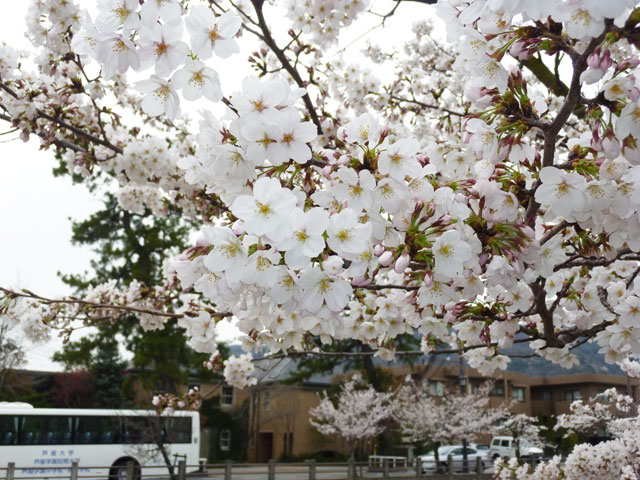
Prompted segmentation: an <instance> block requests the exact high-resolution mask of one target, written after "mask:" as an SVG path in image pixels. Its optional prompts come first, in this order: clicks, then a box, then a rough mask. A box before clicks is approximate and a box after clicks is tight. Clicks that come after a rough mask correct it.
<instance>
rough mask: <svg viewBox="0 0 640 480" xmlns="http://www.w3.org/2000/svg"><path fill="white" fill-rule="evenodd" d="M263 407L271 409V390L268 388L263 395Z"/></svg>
mask: <svg viewBox="0 0 640 480" xmlns="http://www.w3.org/2000/svg"><path fill="white" fill-rule="evenodd" d="M262 407H263V408H264V409H265V410H269V409H270V408H271V392H270V391H268V390H266V391H265V392H264V396H263V397H262Z"/></svg>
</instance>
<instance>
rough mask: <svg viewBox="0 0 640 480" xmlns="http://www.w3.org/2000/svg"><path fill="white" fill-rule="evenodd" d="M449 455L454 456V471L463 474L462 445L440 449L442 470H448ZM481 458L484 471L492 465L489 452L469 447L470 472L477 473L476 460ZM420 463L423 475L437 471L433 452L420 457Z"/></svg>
mask: <svg viewBox="0 0 640 480" xmlns="http://www.w3.org/2000/svg"><path fill="white" fill-rule="evenodd" d="M449 455H451V456H452V460H453V470H454V471H455V472H462V471H463V469H464V467H463V447H462V445H443V446H441V447H439V448H438V459H439V460H440V465H441V466H442V470H444V471H446V470H447V468H448V467H447V462H448V457H449ZM478 457H479V458H480V459H481V461H482V463H481V467H482V470H484V469H485V468H486V467H487V466H488V465H489V464H490V463H491V459H490V457H489V456H488V450H478V449H476V448H475V445H468V446H467V467H468V469H469V471H470V472H475V471H476V462H477V460H476V458H478ZM418 458H420V461H421V462H422V473H434V472H436V471H437V470H438V469H437V464H436V457H435V454H434V452H433V451H431V452H429V453H427V454H425V455H420V456H419V457H418Z"/></svg>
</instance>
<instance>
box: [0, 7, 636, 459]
mask: <svg viewBox="0 0 640 480" xmlns="http://www.w3.org/2000/svg"><path fill="white" fill-rule="evenodd" d="M276 3H277V2H276ZM636 3H637V2H635V1H633V0H615V1H612V2H605V3H603V2H600V1H599V0H571V1H552V0H542V1H538V0H536V1H530V0H522V1H518V2H511V1H506V0H474V1H472V2H468V1H462V0H453V1H441V2H439V4H438V7H437V11H438V14H439V15H440V17H441V19H444V21H445V22H446V23H447V25H448V32H447V35H448V38H449V40H450V41H451V44H447V45H443V43H444V42H441V41H438V40H435V39H434V37H435V34H434V32H433V30H432V28H431V27H430V26H429V25H428V24H426V23H424V22H421V23H419V24H418V25H416V26H415V27H414V30H413V32H414V33H415V35H416V39H414V40H412V41H410V42H409V43H408V44H407V45H406V47H405V49H404V50H393V49H391V48H390V47H388V46H387V45H382V46H375V45H372V46H371V47H370V48H369V49H368V58H369V59H371V60H372V62H370V63H371V64H367V65H366V66H356V65H354V64H353V62H352V61H351V59H350V61H349V62H348V63H347V62H344V61H340V60H338V61H333V60H332V61H329V62H325V61H324V59H323V57H322V54H321V53H320V52H319V49H315V48H314V47H313V43H311V42H310V43H309V44H306V43H305V42H303V41H302V40H300V39H301V38H304V37H303V36H302V35H303V34H304V33H305V31H309V32H311V33H312V34H313V32H314V31H316V30H317V28H318V26H323V28H328V27H332V28H333V31H335V32H338V30H340V28H341V27H343V26H345V25H347V24H348V23H349V22H351V21H352V20H354V19H355V18H356V16H357V13H358V11H360V10H362V9H363V8H365V4H364V3H363V2H362V1H358V2H355V1H352V2H337V3H334V2H308V4H307V5H306V7H305V8H306V10H304V11H302V10H300V9H299V8H298V7H297V6H296V5H298V4H297V3H296V4H295V5H294V4H293V3H290V4H289V5H288V6H290V7H292V8H290V9H289V12H290V14H291V15H292V17H291V19H292V21H293V24H292V25H291V27H292V29H293V33H292V34H291V33H289V36H288V37H287V38H289V39H290V40H288V43H287V44H282V42H281V39H280V37H278V36H277V35H276V36H274V35H272V32H271V28H270V27H271V24H272V22H270V21H269V19H267V17H266V16H265V14H266V13H269V12H268V11H267V10H264V8H263V7H264V2H262V1H258V0H255V1H252V2H250V4H249V3H248V2H243V3H241V4H237V7H238V9H235V10H234V7H233V5H230V6H226V7H222V6H221V4H220V3H219V2H211V3H210V4H209V6H208V7H205V6H203V5H195V6H191V7H190V9H189V11H186V9H185V10H184V11H183V8H182V6H181V4H179V3H178V2H176V1H167V0H165V1H148V2H144V4H143V5H142V6H140V4H139V2H134V1H129V0H127V1H125V0H117V1H116V0H113V1H111V0H105V1H104V2H101V3H100V5H99V7H98V14H97V16H96V17H95V18H91V17H89V16H88V15H87V14H85V13H84V12H82V11H81V10H79V9H78V8H77V6H74V5H73V4H72V3H70V2H65V6H64V7H63V8H60V9H56V8H54V7H56V5H57V3H56V2H52V1H49V0H38V1H35V2H34V6H33V7H32V10H31V13H30V16H31V17H30V18H32V19H34V22H33V25H32V26H31V27H30V36H31V37H32V39H33V41H34V42H35V44H36V45H37V46H38V47H39V54H38V56H37V57H36V59H35V62H36V65H37V66H38V73H32V72H28V71H27V70H26V69H25V67H22V66H21V62H20V60H19V59H20V57H19V56H18V55H17V54H16V52H15V51H13V50H11V49H8V48H7V49H3V50H2V52H1V53H0V74H1V75H2V78H1V79H0V80H1V81H0V87H1V90H0V92H1V94H0V105H1V108H2V112H3V113H2V115H3V117H2V118H3V120H6V121H8V122H11V124H12V125H13V126H14V127H15V128H17V129H18V130H19V131H20V132H21V137H22V138H23V139H25V140H26V139H28V138H30V137H38V138H40V141H41V143H42V145H43V147H45V148H53V149H56V151H57V152H58V153H60V156H61V158H62V160H63V161H64V162H66V165H67V166H68V170H69V172H70V173H81V174H82V175H85V176H87V177H88V178H89V179H90V178H92V177H93V176H95V175H99V174H106V175H109V176H113V177H115V178H116V179H117V181H118V183H119V185H120V187H121V189H120V191H119V193H118V198H119V200H120V202H121V204H122V205H124V206H125V207H126V208H129V209H131V210H132V211H137V212H140V211H142V209H144V208H149V209H151V210H152V211H153V212H154V213H156V214H159V215H162V214H166V213H167V212H168V211H169V210H170V209H174V210H176V211H180V212H182V213H183V214H184V215H188V216H191V217H194V218H201V219H202V220H203V227H202V234H201V236H200V238H199V239H198V240H197V242H196V245H194V246H193V247H192V248H190V249H188V250H186V251H185V252H183V253H182V255H180V256H179V258H176V259H175V261H174V262H173V263H172V265H171V266H170V267H168V268H167V275H168V276H169V277H170V278H171V280H170V281H168V284H170V285H172V287H175V288H171V289H170V288H164V289H160V290H154V289H153V288H151V287H149V291H150V292H151V291H153V292H154V293H153V298H154V300H153V301H154V302H155V301H156V300H157V301H158V302H159V303H158V304H157V305H160V304H161V305H162V308H160V307H158V308H155V309H154V310H156V311H164V312H165V313H166V311H165V310H163V309H164V308H166V306H167V305H170V304H171V302H170V301H165V302H161V301H160V299H159V297H160V296H161V295H166V296H167V297H169V298H170V299H175V298H177V296H178V295H179V294H180V293H184V292H188V293H189V294H194V295H198V296H199V298H200V300H201V304H202V305H206V308H205V310H206V309H207V308H208V309H209V310H211V311H209V310H206V312H207V314H202V315H200V314H199V313H196V312H195V310H196V307H195V302H192V303H190V306H189V309H190V313H192V315H186V316H185V315H181V316H180V317H179V318H182V323H183V326H184V327H185V328H186V329H187V330H188V331H189V334H190V335H191V338H192V340H190V341H191V344H192V345H193V346H194V348H197V349H199V350H201V351H205V352H208V353H212V354H214V359H213V360H212V361H211V362H210V363H211V364H212V366H213V365H214V364H215V365H217V360H215V346H214V345H215V341H216V335H215V329H214V327H213V324H214V323H215V322H213V321H212V318H219V317H220V316H222V315H224V316H231V315H233V316H235V317H236V318H237V325H238V327H239V328H240V330H241V331H242V332H243V333H244V334H245V336H244V338H243V346H244V347H245V348H246V350H247V351H249V350H251V349H255V350H260V349H262V348H263V347H267V349H268V350H270V351H272V352H276V351H279V350H282V351H284V352H287V351H290V350H302V351H311V350H316V349H318V350H321V349H322V348H323V346H324V345H326V344H329V343H331V342H332V341H333V340H340V339H356V340H358V341H360V342H361V343H363V344H366V345H367V347H368V348H371V349H373V350H375V351H376V354H377V355H379V356H382V357H383V358H386V359H391V358H393V357H394V355H395V353H396V349H397V338H398V336H400V335H403V334H417V335H420V336H421V349H422V351H423V352H424V353H425V355H429V354H432V353H437V352H446V351H449V352H455V353H461V354H463V356H464V357H465V359H466V361H467V362H468V364H469V365H471V366H472V367H475V368H478V369H480V370H481V371H482V372H484V373H489V372H491V371H493V370H495V369H496V368H506V366H507V364H508V361H509V359H508V356H507V355H506V354H505V350H506V349H508V348H509V347H511V346H512V345H514V344H515V343H516V342H518V343H522V342H527V343H528V344H529V346H530V348H531V349H532V351H533V352H534V353H536V354H537V355H540V356H543V357H544V358H546V359H548V360H551V361H553V362H556V363H559V364H561V365H563V366H565V367H567V368H571V367H572V366H573V365H574V364H575V363H576V362H577V358H576V356H575V355H573V353H572V350H573V349H574V348H576V347H578V346H579V345H580V344H582V343H583V342H585V341H595V342H597V343H598V345H599V346H600V348H601V353H603V354H604V355H605V358H606V360H607V361H609V362H624V361H626V360H627V359H628V358H629V357H638V355H640V340H639V339H640V332H639V331H638V329H639V328H640V322H639V318H638V315H639V312H640V283H638V279H637V275H638V273H640V269H639V268H638V265H639V263H638V262H639V261H640V243H639V240H638V239H639V238H640V235H638V234H639V233H640V221H639V220H638V219H639V218H640V211H639V209H638V205H639V202H638V199H639V197H638V192H639V191H640V185H639V182H640V170H639V169H640V157H639V155H638V154H639V152H640V150H639V149H638V138H639V137H640V129H639V127H638V125H640V122H638V119H639V118H640V106H639V105H640V103H639V102H640V86H639V85H638V80H637V78H638V75H637V74H638V66H639V64H640V60H639V56H638V46H639V45H638V40H637V38H638V29H639V28H640V12H639V10H638V7H637V5H636ZM227 7H228V8H227ZM281 7H282V5H281ZM269 8H270V7H269ZM274 8H277V5H274ZM279 20H281V18H279ZM243 22H244V23H243ZM296 22H300V23H296ZM274 24H275V23H274ZM243 25H244V26H243ZM240 29H242V30H240ZM305 29H307V30H305ZM287 30H288V29H287ZM240 31H242V34H243V35H255V36H256V38H258V39H259V40H260V41H261V42H262V45H261V46H262V47H263V49H261V50H260V52H262V50H264V51H266V52H267V53H265V54H263V53H258V54H254V55H253V56H252V58H254V66H256V65H255V62H257V60H255V59H256V58H258V57H260V58H267V57H268V58H267V59H266V60H265V65H264V68H262V69H259V70H258V71H259V73H260V74H261V76H259V77H258V76H248V77H247V78H245V80H244V81H243V82H242V84H241V85H239V86H238V90H239V91H237V92H235V93H234V92H232V93H231V94H230V93H229V92H222V91H221V88H220V83H219V81H218V74H217V73H216V72H215V70H214V69H213V68H211V67H209V66H207V65H205V64H204V63H202V62H204V61H206V60H209V59H211V58H213V57H214V54H215V56H216V57H220V58H225V57H227V56H230V55H231V54H232V53H234V52H236V51H237V50H238V45H237V43H236V36H237V34H238V33H239V32H240ZM185 32H186V33H185ZM325 40H326V41H327V42H328V43H327V44H326V45H329V44H331V42H333V39H332V35H328V34H327V35H325V36H324V37H323V39H322V40H319V39H316V40H315V41H314V43H316V44H317V42H318V41H325ZM187 42H188V43H187ZM387 43H388V42H387ZM322 45H325V44H322ZM328 48H329V47H328ZM314 57H315V60H314V59H313V58H314ZM89 59H91V60H93V61H95V62H96V63H91V62H89ZM541 59H542V60H541ZM377 63H381V64H383V65H384V64H387V65H389V64H390V65H392V68H390V69H389V71H392V72H393V80H392V81H391V83H389V84H385V83H384V82H383V81H382V80H380V79H379V78H378V77H379V75H378V74H377V72H376V64H377ZM96 64H97V65H98V66H99V67H100V69H99V72H97V73H96V74H95V75H96V76H95V78H91V77H92V76H93V74H92V72H91V67H92V66H93V67H95V66H96ZM393 65H395V67H393ZM146 68H152V69H153V72H154V73H153V74H152V75H151V77H150V78H149V79H148V80H142V81H141V82H140V83H138V84H136V85H137V88H138V90H139V91H141V92H142V93H143V94H144V95H143V96H140V95H139V94H138V93H136V91H135V89H131V88H130V87H131V84H132V83H134V82H132V80H131V75H130V74H131V71H132V70H135V71H143V70H144V69H146ZM219 71H220V72H222V70H220V69H219ZM136 79H137V78H136ZM179 92H181V96H182V99H184V100H193V99H196V98H199V99H202V97H204V99H206V100H210V101H217V100H222V103H223V105H224V108H225V109H226V114H223V115H217V114H216V115H214V113H213V112H212V111H203V113H202V115H201V119H200V122H199V124H198V127H197V131H194V130H196V128H195V127H193V126H192V125H190V124H188V123H186V122H183V121H182V120H181V119H179V118H178V114H179V112H180V104H181V97H180V95H179ZM111 97H115V99H116V101H115V102H114V108H111V106H109V105H110V104H109V102H110V100H113V99H112V98H111ZM203 103H204V102H203ZM221 108H223V107H221ZM120 110H123V111H132V112H133V113H134V117H135V120H133V121H132V122H133V123H132V124H131V125H127V126H124V125H123V122H124V120H123V118H124V116H123V115H121V114H120V113H118V112H119V111H120ZM5 117H6V118H5ZM7 118H8V120H7ZM136 122H141V123H140V124H138V123H136ZM100 172H101V173H100ZM176 279H177V280H176ZM145 288H146V287H145ZM96 294H97V293H96V292H92V295H94V296H93V297H91V294H90V296H89V298H90V299H92V300H90V301H91V302H92V303H94V300H95V301H98V300H99V301H100V302H103V301H104V302H105V304H107V303H108V302H110V301H114V302H116V303H118V302H120V303H122V302H123V300H122V299H121V298H119V297H118V296H116V297H114V298H108V297H104V298H102V297H100V296H98V297H96V296H95V295H96ZM133 298H134V300H131V301H129V303H125V304H124V305H129V304H130V303H131V304H132V305H133V304H134V303H135V302H137V301H142V300H140V298H139V297H137V296H134V297H133ZM96 299H97V300H96ZM15 300H16V298H12V301H15ZM23 301H25V300H21V302H23ZM29 301H30V302H31V301H35V302H40V303H41V304H42V303H44V306H43V307H42V308H41V309H33V313H31V314H30V316H28V317H27V318H32V319H37V318H38V316H40V318H41V319H43V320H45V322H46V323H51V321H52V319H53V318H57V317H61V318H63V319H64V318H65V317H66V318H75V317H77V314H76V313H74V311H73V308H80V307H76V306H74V305H80V303H73V302H74V301H73V299H71V301H70V302H69V303H68V305H70V306H69V307H64V309H63V307H60V306H58V305H62V304H63V303H59V304H58V303H51V302H50V303H46V302H42V301H40V300H38V299H37V298H36V296H32V297H31V298H30V299H29ZM132 302H133V303H132ZM31 304H32V303H30V304H29V305H31ZM211 304H212V305H214V308H215V310H213V309H211V308H210V306H211ZM151 306H152V307H153V306H154V304H153V302H152V305H151ZM94 307H95V305H94ZM67 308H71V309H72V310H71V314H68V313H67V310H66V309H67ZM92 308H93V307H92ZM100 308H102V307H100ZM134 308H138V307H137V306H135V307H134ZM103 310H104V312H103V313H104V314H105V316H110V315H114V314H115V313H114V312H112V311H111V310H110V309H109V307H108V306H105V307H104V308H103ZM141 310H144V311H145V312H146V311H148V310H150V308H149V305H148V304H144V305H143V307H142V308H141ZM145 312H142V313H143V315H142V321H143V322H144V324H145V326H146V328H158V327H160V326H161V325H162V324H163V322H164V320H163V318H168V317H162V316H161V315H160V316H158V318H151V317H147V316H145V315H146V313H145ZM187 317H188V318H187ZM31 323H34V321H33V320H32V321H31ZM31 328H33V327H31ZM34 331H37V329H34ZM241 358H242V360H239V359H235V360H229V361H228V362H230V363H229V364H228V365H227V368H225V370H227V369H228V371H229V375H231V376H232V377H234V379H233V382H234V383H236V382H238V384H241V383H242V382H250V381H251V380H250V379H249V377H248V375H247V372H248V369H249V366H248V365H249V364H250V362H249V357H246V356H245V357H241ZM243 379H244V380H243ZM549 468H551V467H549Z"/></svg>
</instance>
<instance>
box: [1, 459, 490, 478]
mask: <svg viewBox="0 0 640 480" xmlns="http://www.w3.org/2000/svg"><path fill="white" fill-rule="evenodd" d="M468 467H469V470H470V471H472V472H473V473H454V463H453V461H452V459H451V457H449V458H448V464H447V468H446V473H439V474H435V473H423V471H422V470H423V468H422V465H421V462H420V460H419V459H417V460H416V462H414V463H413V464H410V463H409V462H408V461H407V459H406V458H404V457H384V456H377V457H375V458H373V459H370V460H369V461H368V462H355V461H353V460H349V461H348V462H342V463H317V462H316V461H315V460H313V459H311V460H308V461H306V462H304V463H277V462H275V461H274V460H270V461H269V462H268V463H263V464H255V463H234V462H232V461H230V460H229V461H227V462H225V463H217V464H205V463H204V462H202V463H200V464H199V465H187V464H186V463H185V461H184V460H181V461H179V462H178V463H177V464H176V465H175V468H174V477H173V480H187V479H203V480H204V479H212V480H265V478H266V480H307V479H308V480H357V479H392V480H417V479H424V480H446V479H466V480H471V479H490V478H492V477H493V474H492V473H484V472H483V471H482V462H481V460H480V459H479V458H478V459H477V462H469V465H468ZM33 468H34V467H27V466H20V465H15V464H14V463H9V464H8V465H7V467H6V468H0V479H3V478H5V479H7V480H42V479H43V478H52V479H53V478H58V479H69V480H89V479H101V480H105V477H109V475H107V474H102V475H96V474H95V473H91V472H89V471H88V470H89V469H92V470H94V469H102V470H103V471H105V472H108V471H109V470H110V468H111V467H109V466H87V465H79V464H78V463H77V462H74V463H72V464H71V468H69V467H49V468H47V472H48V474H46V475H45V474H42V473H40V474H37V476H34V473H33V471H34V470H33ZM187 472H189V473H187ZM114 478H117V479H118V480H121V479H122V480H124V479H125V478H126V480H145V479H146V480H151V479H157V480H166V479H169V478H170V477H169V475H168V470H167V467H166V466H164V465H162V466H143V467H139V466H137V465H136V464H134V463H133V462H129V463H128V464H127V468H126V471H122V472H121V473H120V474H119V475H118V476H117V477H114Z"/></svg>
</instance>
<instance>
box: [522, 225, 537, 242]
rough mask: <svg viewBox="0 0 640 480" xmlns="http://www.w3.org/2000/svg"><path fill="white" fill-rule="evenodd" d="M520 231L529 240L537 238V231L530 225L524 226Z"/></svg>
mask: <svg viewBox="0 0 640 480" xmlns="http://www.w3.org/2000/svg"><path fill="white" fill-rule="evenodd" d="M520 231H521V232H522V233H524V234H525V236H526V237H527V238H530V239H532V240H533V239H534V238H536V232H535V230H533V228H531V227H530V226H529V225H523V226H522V227H521V228H520Z"/></svg>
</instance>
